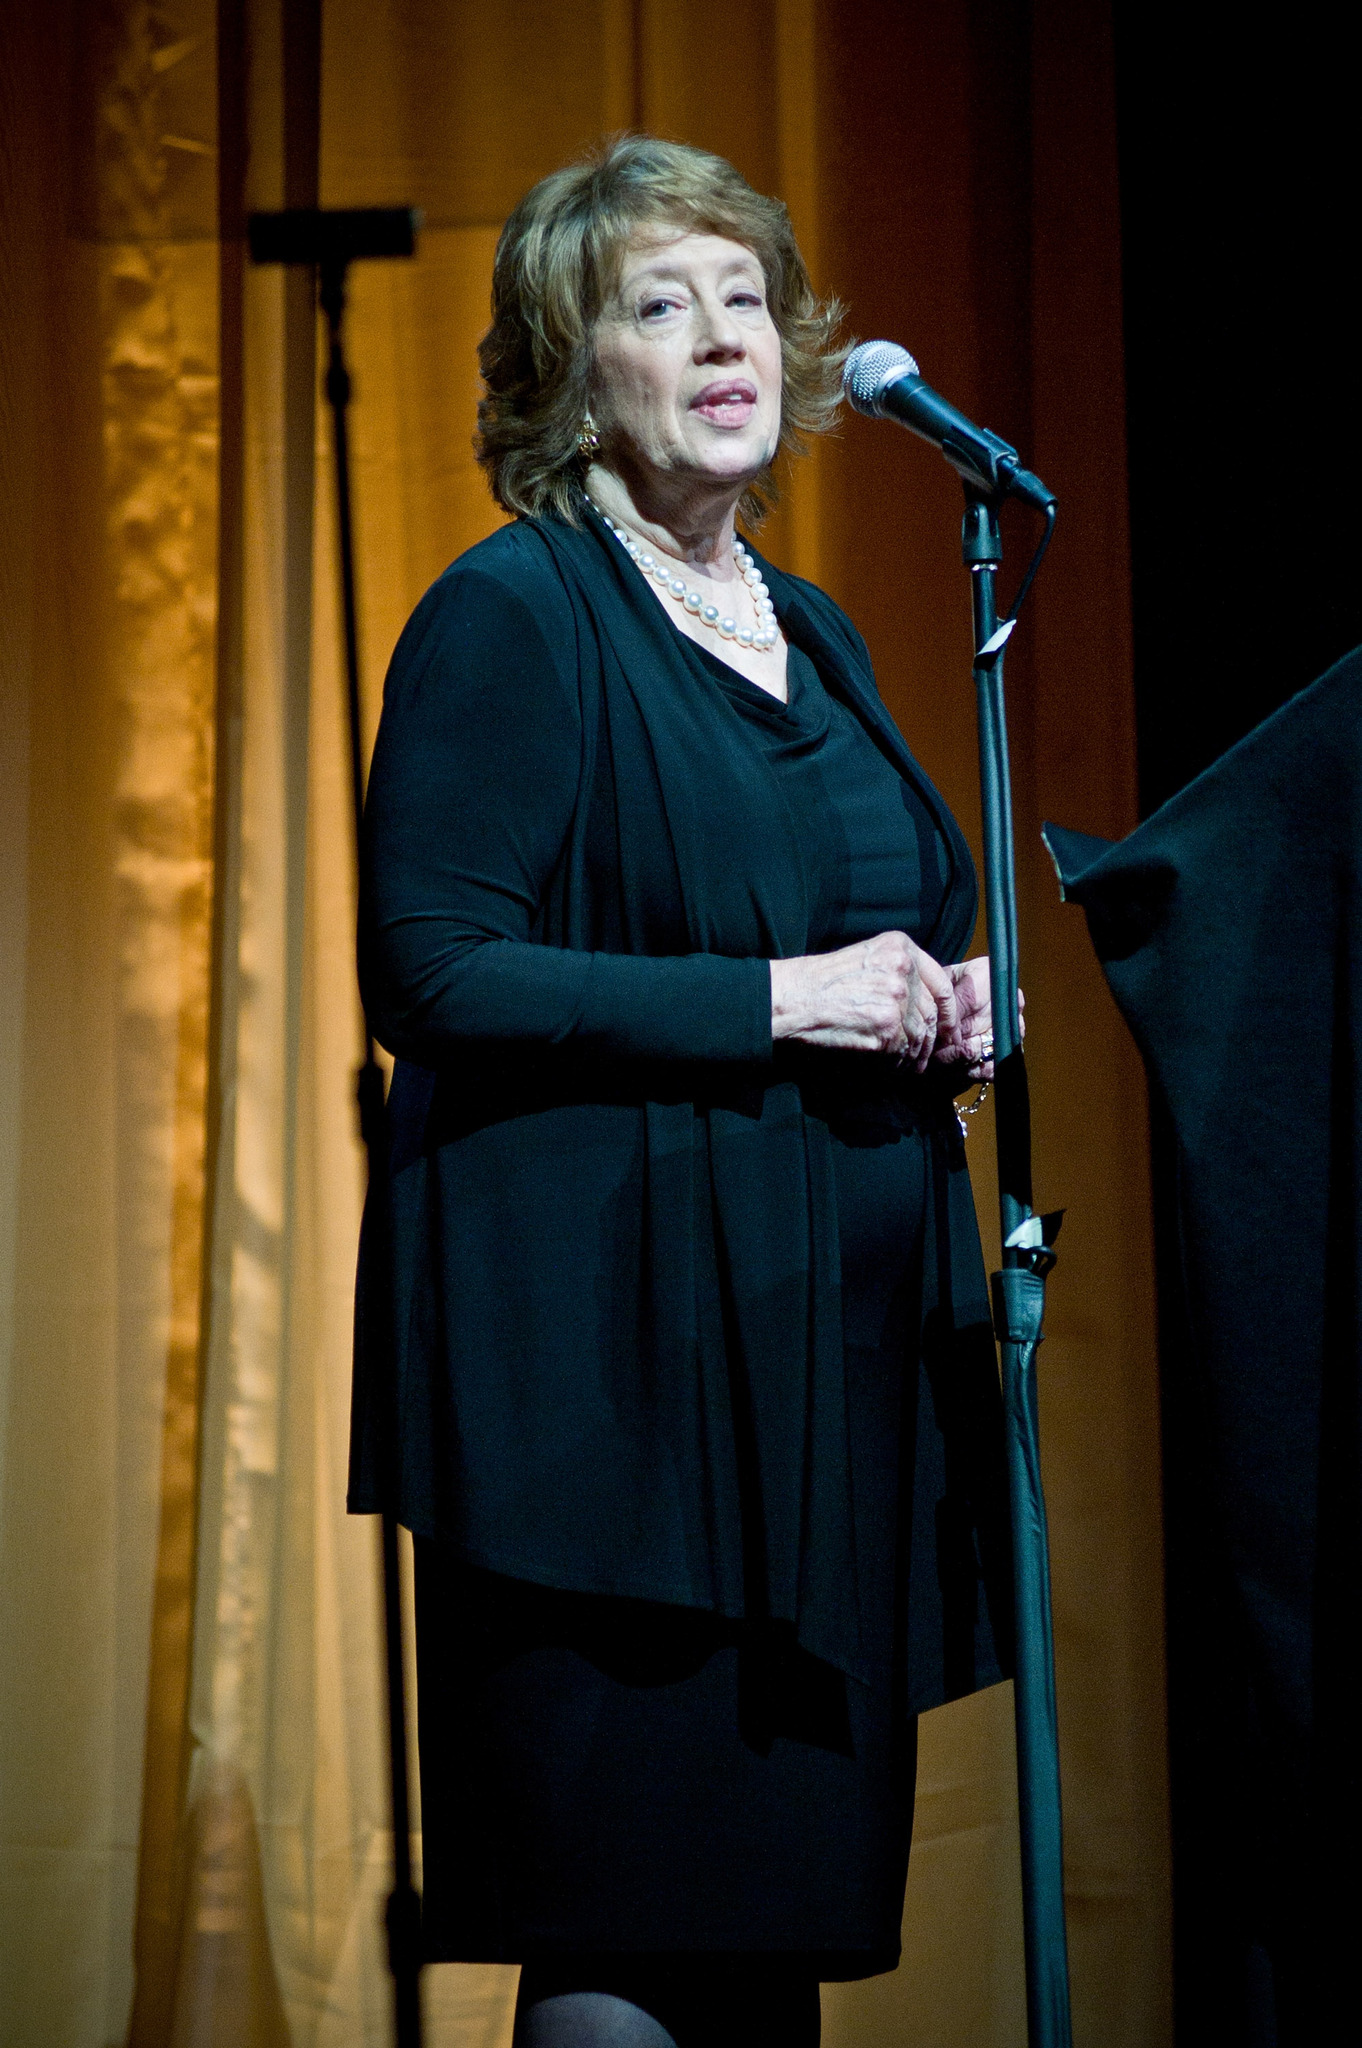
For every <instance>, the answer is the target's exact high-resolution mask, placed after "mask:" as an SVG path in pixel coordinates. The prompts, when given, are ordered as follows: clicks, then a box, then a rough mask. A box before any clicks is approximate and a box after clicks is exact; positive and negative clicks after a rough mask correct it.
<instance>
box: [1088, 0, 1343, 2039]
mask: <svg viewBox="0 0 1362 2048" xmlns="http://www.w3.org/2000/svg"><path fill="white" fill-rule="evenodd" d="M1265 19H1266V18H1255V29H1254V30H1252V31H1251V30H1250V27H1249V16H1248V14H1247V12H1240V13H1238V14H1237V15H1231V14H1230V13H1229V12H1228V11H1226V12H1224V13H1220V12H1219V11H1218V10H1211V11H1210V13H1209V14H1207V13H1204V12H1202V11H1200V10H1197V9H1195V8H1182V9H1175V8H1172V7H1166V6H1158V5H1155V6H1152V7H1151V6H1150V5H1148V4H1139V5H1137V4H1131V0H1118V4H1117V6H1116V8H1115V26H1116V78H1117V105H1118V139H1119V161H1120V184H1121V213H1122V243H1123V272H1124V303H1125V335H1126V377H1127V405H1128V422H1129V461H1130V497H1131V553H1132V586H1133V614H1134V651H1135V679H1136V714H1137V731H1138V747H1139V773H1140V802H1141V809H1142V812H1144V813H1145V814H1147V813H1149V812H1150V811H1152V810H1154V809H1156V808H1157V807H1158V806H1159V805H1160V804H1161V803H1162V802H1164V801H1165V800H1166V799H1167V798H1168V797H1170V796H1171V795H1172V794H1173V793H1174V792H1175V791H1177V790H1178V789H1180V788H1181V787H1182V786H1183V785H1184V784H1185V783H1187V782H1188V781H1189V780H1190V779H1191V778H1192V777H1193V776H1195V775H1196V774H1197V773H1198V772H1199V771H1200V770H1201V769H1203V768H1205V767H1206V766H1207V765H1208V764H1209V763H1210V762H1211V761H1213V760H1214V759H1215V758H1216V756H1217V755H1218V754H1220V753H1222V752H1223V751H1224V749H1225V748H1226V747H1228V746H1230V745H1232V744H1233V742H1234V741H1235V740H1237V739H1238V738H1240V737H1241V736H1242V735H1243V734H1244V733H1245V732H1247V731H1248V730H1249V729H1250V728H1251V727H1252V726H1254V725H1256V724H1257V723H1258V722H1259V721H1260V720H1261V719H1263V718H1265V717H1266V716H1267V715H1268V714H1269V713H1270V712H1271V711H1273V710H1274V709H1275V708H1276V706H1277V705H1279V704H1280V703H1282V702H1283V701H1284V700H1285V699H1286V698H1287V697H1289V696H1291V695H1292V694H1294V693H1295V692H1296V691H1297V690H1299V689H1302V688H1303V687H1304V686H1305V685H1306V684H1308V683H1309V682H1311V681H1312V680H1313V679H1314V678H1315V677H1316V676H1317V675H1319V674H1320V673H1321V672H1322V671H1323V670H1324V669H1326V668H1328V667H1329V666H1330V665H1331V664H1332V663H1333V662H1334V661H1336V660H1337V659H1338V658H1339V657H1340V656H1341V655H1343V654H1344V653H1346V652H1347V651H1348V650H1349V649H1350V648H1352V647H1353V646H1355V645H1356V644H1357V643H1358V642H1360V641H1362V576H1359V570H1358V558H1359V542H1360V541H1362V510H1360V509H1359V500H1358V490H1357V483H1356V478H1355V469H1356V462H1357V456H1356V452H1355V451H1356V450H1357V448H1358V446H1359V439H1360V438H1362V437H1360V435H1359V428H1360V427H1362V419H1360V418H1359V413H1360V412H1362V407H1360V406H1359V401H1358V391H1357V318H1356V314H1355V311H1354V299H1355V296H1356V289H1357V287H1356V283H1355V277H1354V273H1355V270H1356V255H1357V247H1358V229H1357V200H1356V167H1355V157H1356V128H1357V116H1356V107H1355V104H1353V103H1350V99H1351V94H1352V91H1353V80H1354V79H1355V71H1354V55H1355V53H1354V51H1353V49H1352V48H1351V47H1350V43H1351V38H1349V39H1347V40H1345V31H1344V30H1343V29H1342V28H1341V26H1340V24H1342V23H1344V22H1345V21H1346V15H1345V14H1344V13H1342V12H1336V13H1335V12H1330V11H1327V10H1313V9H1296V10H1294V11H1292V12H1291V13H1290V14H1289V16H1286V17H1277V16H1274V17H1272V19H1271V21H1270V25H1269V26H1268V28H1266V29H1265V28H1264V27H1263V26H1262V25H1261V24H1262V23H1263V22H1264V20H1265ZM1207 997H1208V1000H1210V1001H1213V1000H1214V991H1213V990H1210V991H1208V992H1207ZM1308 999H1309V992H1308V990H1298V989H1294V988H1289V987H1282V986H1273V985H1271V984H1270V983H1269V981H1268V979H1267V977H1266V976H1265V984H1264V988H1263V1023H1264V1029H1265V1030H1267V1029H1280V1028H1282V1021H1283V1019H1287V1020H1289V1017H1290V1014H1291V1012H1292V1009H1293V1008H1294V1006H1295V1005H1296V1004H1298V1003H1299V1002H1301V1001H1302V1000H1304V1001H1308ZM1152 1136H1153V1148H1152V1149H1153V1172H1154V1199H1155V1219H1156V1239H1157V1245H1158V1265H1159V1293H1160V1351H1161V1359H1162V1383H1163V1423H1164V1483H1165V1517H1166V1567H1167V1618H1168V1651H1169V1737H1170V1761H1171V1778H1172V1783H1171V1790H1172V1813H1173V1848H1174V1944H1175V1949H1174V1955H1175V1961H1174V1981H1175V2000H1176V2016H1177V2038H1178V2041H1179V2044H1180V2048H1199V2044H1201V2043H1203V2042H1205V2043H1219V2042H1222V2041H1223V2042H1234V2043H1235V2044H1236V2048H1237V2044H1241V2043H1242V2044H1245V2048H1262V2044H1269V2043H1272V2044H1275V2043H1276V2042H1277V2041H1278V2040H1279V2039H1284V2036H1281V2035H1280V2034H1279V2033H1278V2031H1277V2028H1278V2024H1279V2023H1278V2022H1277V2021H1276V2020H1275V2019H1274V2017H1273V2014H1274V2009H1275V2007H1276V2004H1277V2001H1276V1998H1275V1996H1274V1987H1273V1970H1274V1964H1273V1960H1272V1952H1273V1949H1274V1948H1275V1946H1276V1944H1275V1942H1274V1939H1273V1933H1272V1923H1273V1921H1274V1919H1275V1918H1277V1917H1278V1913H1279V1908H1280V1906H1281V1900H1282V1896H1283V1895H1286V1894H1289V1892H1290V1891H1291V1888H1292V1886H1293V1884H1295V1883H1296V1882H1297V1881H1298V1880H1299V1878H1300V1877H1301V1876H1302V1875H1303V1873H1300V1872H1297V1873H1294V1874H1293V1873H1292V1872H1291V1871H1290V1870H1289V1869H1284V1868H1281V1867H1280V1858H1279V1857H1278V1856H1277V1854H1276V1852H1275V1845H1274V1844H1273V1843H1272V1842H1271V1841H1269V1840H1267V1839H1265V1837H1264V1835H1263V1833H1262V1831H1261V1823H1260V1819H1259V1815H1258V1813H1257V1811H1256V1809H1255V1801H1254V1785H1253V1773H1252V1771H1251V1769H1248V1768H1246V1764H1247V1759H1246V1758H1244V1757H1242V1756H1238V1755H1235V1754H1232V1753H1230V1746H1229V1745H1228V1744H1227V1743H1226V1741H1225V1740H1224V1735H1223V1731H1224V1730H1225V1728H1226V1727H1227V1726H1228V1725H1231V1724H1232V1722H1233V1719H1234V1716H1233V1713H1232V1712H1230V1711H1226V1709H1227V1708H1229V1707H1230V1706H1231V1704H1232V1695H1233V1693H1234V1690H1235V1688H1236V1687H1238V1686H1241V1685H1243V1684H1244V1683H1245V1682H1251V1681H1249V1680H1247V1675H1246V1674H1245V1673H1244V1671H1243V1669H1242V1667H1241V1660H1240V1658H1239V1655H1238V1646H1237V1645H1236V1644H1235V1643H1234V1642H1232V1641H1230V1640H1228V1638H1227V1636H1226V1634H1225V1632H1224V1629H1223V1617H1224V1612H1225V1602H1224V1600H1223V1598H1222V1597H1221V1590H1220V1586H1219V1572H1220V1565H1219V1560H1218V1556H1217V1550H1216V1541H1215V1527H1214V1523H1213V1521H1212V1518H1211V1513H1210V1507H1209V1503H1208V1501H1207V1498H1206V1487H1205V1449H1206V1445H1205V1438H1204V1424H1203V1420H1202V1416H1201V1413H1200V1409H1199V1404H1198V1400H1197V1395H1196V1381H1195V1370H1194V1361H1193V1356H1192V1353H1191V1349H1190V1347H1189V1345H1188V1342H1187V1335H1186V1331H1185V1328H1184V1326H1183V1320H1182V1314H1181V1309H1180V1290H1179V1287H1178V1284H1177V1268H1178V1252H1177V1245H1176V1225H1175V1209H1174V1204H1175V1195H1176V1189H1175V1163H1174V1152H1173V1143H1172V1138H1171V1132H1170V1130H1169V1128H1168V1125H1167V1122H1166V1120H1165V1118H1164V1117H1163V1115H1162V1114H1161V1112H1160V1110H1159V1109H1158V1107H1157V1106H1156V1107H1155V1110H1154V1114H1153V1132H1152ZM1274 1865H1275V1866H1277V1867H1275V1868H1274Z"/></svg>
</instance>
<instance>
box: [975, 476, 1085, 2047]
mask: <svg viewBox="0 0 1362 2048" xmlns="http://www.w3.org/2000/svg"><path fill="white" fill-rule="evenodd" d="M1051 523H1053V514H1051ZM1047 538H1048V528H1047ZM963 540H964V558H965V565H966V567H967V568H968V569H969V571H970V582H971V590H972V595H973V609H974V647H975V655H974V687H975V694H976V698H977V701H978V713H979V781H980V791H981V796H982V803H983V827H984V874H985V894H986V902H987V908H988V957H989V973H990V979H991V984H992V995H993V1045H994V1083H993V1089H994V1100H995V1103H996V1118H995V1122H996V1128H997V1136H998V1206H999V1210H1000V1212H1001V1220H1002V1239H1003V1250H1002V1270H1001V1272H998V1273H995V1274H994V1275H993V1315H994V1323H995V1327H996V1330H997V1335H998V1342H999V1346H1000V1348H1001V1352H1002V1379H1003V1407H1004V1414H1005V1427H1006V1433H1007V1460H1008V1477H1009V1482H1010V1490H1011V1508H1012V1548H1013V1586H1014V1595H1015V1603H1016V1623H1017V1675H1016V1723H1017V1789H1018V1802H1019V1807H1020V1817H1021V1860H1022V1911H1023V1917H1024V1924H1025V1936H1026V2016H1027V2032H1028V2038H1029V2041H1030V2048H1069V2044H1070V2040H1071V2034H1070V2025H1069V1964H1068V1944H1067V1940H1066V1937H1065V1929H1064V1842H1063V1826H1062V1820H1061V1812H1060V1787H1059V1734H1058V1724H1057V1720H1056V1714H1055V1661H1054V1631H1053V1628H1052V1625H1051V1619H1050V1556H1049V1540H1048V1537H1047V1534H1046V1526H1045V1497H1044V1494H1043V1493H1042V1491H1041V1482H1040V1430H1039V1422H1038V1417H1037V1409H1036V1378H1035V1359H1036V1349H1037V1346H1038V1345H1039V1344H1040V1341H1041V1324H1042V1321H1043V1319H1044V1314H1045V1277H1046V1274H1047V1273H1048V1272H1049V1271H1050V1270H1051V1268H1052V1267H1053V1265H1054V1252H1053V1250H1052V1248H1051V1244H1050V1242H1049V1241H1048V1240H1051V1239H1053V1236H1054V1233H1055V1229H1056V1227H1057V1224H1058V1219H1057V1218H1052V1217H1045V1218H1040V1217H1037V1216H1035V1215H1034V1214H1033V1212H1032V1207H1031V1106H1030V1099H1029V1096H1028V1094H1027V1086H1026V1063H1025V1056H1024V1054H1023V1051H1022V1041H1021V1014H1020V1007H1019V1004H1018V1000H1017V884H1016V862H1015V857H1014V851H1013V843H1012V787H1011V775H1010V771H1009V765H1008V752H1007V713H1006V707H1005V702H1004V697H1003V649H1004V646H1005V644H1006V640H1007V635H1008V633H1009V631H1010V630H1011V622H1010V620H1009V621H1008V622H1006V623H1005V624H1004V626H1003V627H1002V628H1000V627H999V625H998V616H997V607H996V601H995V593H994V583H995V578H996V575H997V571H998V567H999V564H1000V563H1001V561H1002V543H1001V539H1000V536H999V531H998V508H997V500H996V499H994V498H990V497H985V496H984V495H982V494H981V493H980V492H978V491H975V490H973V489H972V488H971V487H970V486H969V485H968V484H967V485H966V487H965V522H964V535H963ZM1043 546H1044V543H1042V548H1043ZM1039 552H1040V551H1038V552H1037V558H1036V559H1037V561H1038V560H1039ZM1035 566H1036V564H1035V563H1034V562H1033V564H1032V571H1031V574H1034V570H1035ZM1030 580H1031V576H1030V574H1028V577H1027V580H1026V583H1025V585H1024V586H1023V592H1022V594H1023V596H1024V595H1025V592H1026V589H1028V588H1029V587H1030ZM1018 603H1020V599H1019V600H1018ZM1016 610H1017V607H1016V606H1014V607H1013V611H1012V617H1013V618H1015V616H1016Z"/></svg>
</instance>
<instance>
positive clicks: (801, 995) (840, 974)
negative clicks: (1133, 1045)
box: [771, 932, 1025, 1081]
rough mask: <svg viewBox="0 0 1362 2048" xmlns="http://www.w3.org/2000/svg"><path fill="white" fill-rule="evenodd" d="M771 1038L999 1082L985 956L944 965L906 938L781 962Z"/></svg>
mask: <svg viewBox="0 0 1362 2048" xmlns="http://www.w3.org/2000/svg"><path fill="white" fill-rule="evenodd" d="M1022 1001H1023V1003H1024V1001H1025V999H1024V998H1023V999H1022ZM1023 1029H1025V1026H1024V1025H1023ZM771 1036H772V1037H773V1038H796V1039H799V1040H800V1041H801V1042H802V1043H803V1044H805V1045H825V1046H830V1047H834V1048H838V1049H840V1050H842V1051H846V1052H878V1053H890V1054H892V1055H893V1056H895V1057H896V1058H898V1059H901V1060H904V1061H911V1062H912V1064H913V1065H914V1067H916V1069H917V1071H918V1073H920V1074H921V1073H923V1072H925V1070H926V1068H927V1066H928V1064H929V1063H930V1062H931V1061H933V1060H935V1061H937V1062H939V1063H940V1064H941V1065H943V1066H952V1065H954V1066H959V1065H961V1064H963V1066H964V1071H965V1074H966V1076H967V1078H968V1079H969V1080H971V1081H991V1080H992V1078H993V1005H992V1001H991V997H990V991H989V973H988V960H987V957H985V958H982V959H979V960H965V961H962V962H960V963H959V965H957V966H954V967H942V966H941V965H940V964H939V963H938V962H937V961H935V960H933V958H932V956H931V954H930V953H924V952H923V950H922V948H921V946H919V945H916V944H915V943H914V942H913V940H912V939H910V938H909V937H908V936H907V935H906V933H904V932H881V933H880V934H879V935H878V937H877V938H873V939H862V940H861V941H860V942H859V943H858V944H857V945H854V946H843V947H841V948H840V949H839V951H837V952H836V953H812V954H808V955H806V956H804V957H803V958H800V959H797V960H773V961H772V962H771Z"/></svg>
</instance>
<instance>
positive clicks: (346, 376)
mask: <svg viewBox="0 0 1362 2048" xmlns="http://www.w3.org/2000/svg"><path fill="white" fill-rule="evenodd" d="M345 273H346V266H345V264H344V262H332V263H326V262H324V263H322V265H321V266H320V269H319V272H318V294H317V295H318V299H319V302H320V304H321V308H322V311H323V313H324V314H325V315H326V325H327V333H328V337H329V343H330V346H329V354H328V360H327V368H326V396H327V400H328V403H329V404H330V407H331V418H332V422H333V426H332V432H333V447H334V455H335V468H336V541H337V547H338V550H339V556H340V585H341V611H342V616H343V620H344V626H345V683H346V701H347V705H348V708H349V725H350V794H351V802H352V805H353V811H354V831H355V851H356V856H358V852H359V847H360V843H361V833H362V831H363V825H364V734H363V728H362V725H361V719H360V695H359V633H358V629H357V626H356V621H355V553H354V540H353V535H352V531H351V523H350V440H349V430H348V425H347V417H346V414H347V408H348V406H349V403H350V373H349V371H348V370H347V369H346V366H345V350H344V345H343V339H342V325H343V322H344V318H345ZM356 1092H357V1094H358V1097H359V1119H360V1131H361V1134H362V1136H363V1138H364V1149H365V1153H366V1155H367V1159H368V1167H369V1199H368V1202H367V1204H366V1214H367V1216H368V1218H369V1227H370V1228H371V1229H373V1230H375V1231H376V1232H378V1233H380V1234H381V1236H382V1240H383V1241H382V1243H381V1244H378V1245H376V1246H375V1247H374V1255H373V1258H372V1261H371V1265H370V1272H371V1273H372V1274H373V1275H376V1276H381V1284H390V1274H391V1258H390V1246H389V1243H388V1241H387V1240H388V1233H389V1212H390V1204H389V1200H388V1129H387V1112H386V1109H385V1107H384V1094H383V1070H382V1068H381V1067H380V1066H379V1064H378V1061H377V1060H376V1059H375V1058H374V1039H373V1033H372V1032H371V1031H370V1029H369V1020H368V1018H367V1017H366V1018H365V1020H364V1064H363V1065H362V1066H361V1068H360V1070H359V1074H358V1076H357V1079H356ZM375 1311H376V1318H377V1317H379V1316H381V1317H382V1321H381V1323H380V1324H379V1327H381V1328H386V1327H388V1325H389V1323H390V1321H391V1303H390V1302H388V1301H384V1302H378V1303H375ZM393 1424H394V1418H391V1417H389V1418H387V1432H388V1436H389V1442H388V1443H387V1444H386V1445H385V1449H386V1451H387V1452H388V1454H389V1456H390V1457H392V1458H395V1452H396V1446H395V1443H394V1442H393V1441H392V1440H391V1439H392V1434H393ZM381 1554H382V1570H383V1619H384V1639H385V1649H386V1663H387V1701H388V1759H389V1783H390V1791H391V1801H392V1823H393V1882H392V1890H391V1891H390V1893H389V1894H388V1910H387V1926H388V1967H389V1969H390V1970H391V1971H392V1977H393V2004H394V2018H395V2032H394V2038H395V2040H396V2042H397V2048H420V2043H421V1902H420V1899H419V1898H418V1897H417V1894H416V1888H415V1886H414V1885H413V1883H412V1880H411V1808H410V1800H409V1796H408V1785H409V1777H408V1764H407V1701H406V1659H405V1649H404V1644H403V1640H402V1637H403V1628H402V1587H401V1579H400V1576H399V1573H398V1560H397V1521H396V1518H395V1516H394V1515H393V1514H392V1513H391V1511H389V1512H388V1513H386V1514H384V1516H383V1517H382V1543H381Z"/></svg>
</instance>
